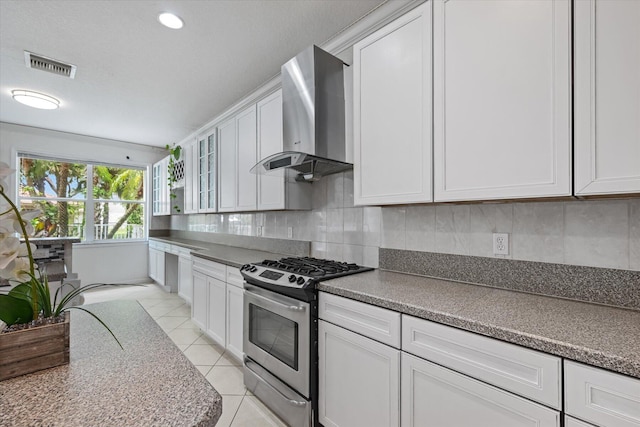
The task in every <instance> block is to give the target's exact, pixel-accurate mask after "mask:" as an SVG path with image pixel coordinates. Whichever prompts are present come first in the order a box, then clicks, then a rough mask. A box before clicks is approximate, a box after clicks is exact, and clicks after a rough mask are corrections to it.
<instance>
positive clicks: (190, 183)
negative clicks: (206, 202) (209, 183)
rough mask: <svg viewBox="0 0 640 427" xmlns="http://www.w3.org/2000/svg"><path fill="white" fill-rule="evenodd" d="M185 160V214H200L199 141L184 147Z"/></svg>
mask: <svg viewBox="0 0 640 427" xmlns="http://www.w3.org/2000/svg"><path fill="white" fill-rule="evenodd" d="M181 155H182V158H183V159H184V174H185V176H184V213H186V214H189V213H197V212H198V178H199V176H198V166H199V164H198V141H197V140H196V141H193V142H190V143H188V144H185V145H184V146H183V147H182V154H181Z"/></svg>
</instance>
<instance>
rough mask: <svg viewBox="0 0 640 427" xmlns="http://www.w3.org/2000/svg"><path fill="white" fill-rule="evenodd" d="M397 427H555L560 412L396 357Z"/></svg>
mask: <svg viewBox="0 0 640 427" xmlns="http://www.w3.org/2000/svg"><path fill="white" fill-rule="evenodd" d="M401 383H402V393H401V394H402V413H401V418H402V427H410V426H411V427H422V426H438V427H460V426H492V427H520V426H521V427H525V426H527V427H534V426H536V427H559V426H560V412H558V411H554V410H552V409H549V408H546V407H544V406H542V405H538V404H537V403H533V402H531V401H529V400H527V399H523V398H521V397H519V396H516V395H514V394H511V393H508V392H506V391H503V390H501V389H499V388H496V387H493V386H490V385H488V384H485V383H482V382H480V381H477V380H474V379H472V378H469V377H467V376H465V375H462V374H459V373H457V372H454V371H452V370H450V369H447V368H443V367H441V366H438V365H436V364H434V363H431V362H428V361H426V360H424V359H421V358H418V357H415V356H412V355H410V354H407V353H404V352H403V353H402V378H401Z"/></svg>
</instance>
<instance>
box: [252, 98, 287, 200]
mask: <svg viewBox="0 0 640 427" xmlns="http://www.w3.org/2000/svg"><path fill="white" fill-rule="evenodd" d="M257 111H258V157H257V158H258V160H262V159H264V158H265V157H268V156H270V155H272V154H276V153H280V152H282V90H279V91H277V92H275V93H273V94H271V95H269V96H268V97H266V98H265V99H263V100H262V101H260V102H258V107H257ZM284 197H285V196H284V175H282V174H278V173H276V175H258V210H269V209H285V200H284Z"/></svg>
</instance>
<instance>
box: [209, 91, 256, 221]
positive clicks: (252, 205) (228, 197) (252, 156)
mask: <svg viewBox="0 0 640 427" xmlns="http://www.w3.org/2000/svg"><path fill="white" fill-rule="evenodd" d="M218 140H219V147H220V175H219V178H220V203H219V206H218V210H219V211H220V212H233V211H251V210H256V199H257V196H256V183H257V178H256V175H254V174H252V173H251V172H249V171H250V170H251V168H252V167H253V166H254V165H255V164H256V157H257V152H256V106H255V104H254V105H252V106H251V107H249V108H248V109H246V110H244V111H242V112H240V113H239V114H237V115H236V116H235V117H233V118H231V119H229V120H227V121H226V122H224V123H222V124H221V125H220V126H219V127H218Z"/></svg>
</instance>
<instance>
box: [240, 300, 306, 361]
mask: <svg viewBox="0 0 640 427" xmlns="http://www.w3.org/2000/svg"><path fill="white" fill-rule="evenodd" d="M249 341H251V342H252V343H253V344H255V345H257V346H258V347H260V348H261V349H263V350H264V351H266V352H267V353H269V354H270V355H272V356H273V357H275V358H277V359H278V360H280V361H281V362H282V363H286V364H287V365H289V366H290V367H292V368H293V369H295V370H296V371H297V370H298V324H297V323H296V322H293V321H291V320H289V319H287V318H285V317H282V316H280V315H278V314H275V313H272V312H271V311H269V310H265V309H264V308H262V307H258V306H256V305H253V304H249Z"/></svg>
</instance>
